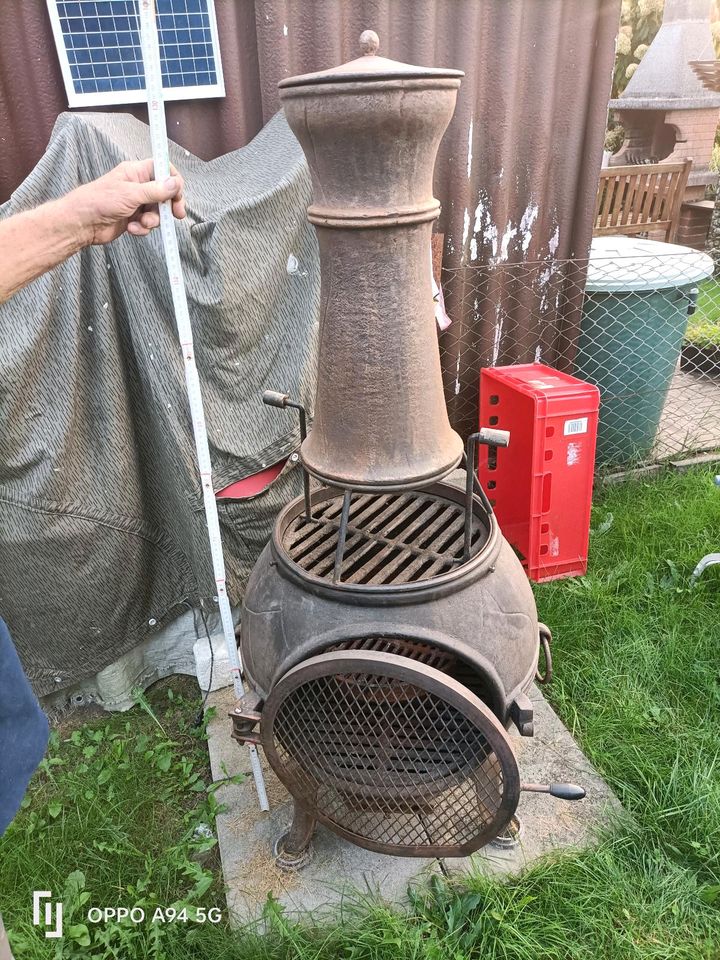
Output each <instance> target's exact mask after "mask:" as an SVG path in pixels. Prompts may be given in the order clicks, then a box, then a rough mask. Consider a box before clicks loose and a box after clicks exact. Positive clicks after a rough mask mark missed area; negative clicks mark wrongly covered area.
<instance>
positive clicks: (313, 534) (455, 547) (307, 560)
mask: <svg viewBox="0 0 720 960" xmlns="http://www.w3.org/2000/svg"><path fill="white" fill-rule="evenodd" d="M344 500H345V501H349V510H348V512H347V521H346V523H343V520H344V516H343V503H344ZM464 526H465V506H464V505H463V504H462V503H457V502H454V501H453V500H449V499H445V498H443V497H440V496H437V495H434V494H430V493H427V492H423V491H409V492H405V493H396V494H369V493H368V494H356V495H354V496H353V497H352V498H350V497H349V495H348V494H347V493H346V494H343V493H342V492H340V491H328V496H327V497H326V498H325V499H322V500H320V501H319V502H318V501H315V502H314V503H313V510H312V517H311V518H310V519H308V518H307V517H306V516H305V514H299V515H298V516H296V517H294V518H293V519H292V520H291V522H290V523H289V524H288V525H287V526H286V527H285V529H284V531H283V535H282V545H283V548H284V550H285V552H286V553H287V555H288V556H289V557H290V559H291V560H292V561H293V562H294V563H296V564H297V565H298V566H300V567H301V568H302V569H303V570H304V571H305V572H306V573H308V574H310V575H312V576H315V577H318V578H320V579H322V580H327V581H330V582H333V581H342V582H343V583H351V584H368V585H378V586H380V585H385V586H387V585H392V584H401V583H416V582H418V581H422V580H430V579H432V578H433V577H437V576H439V575H441V574H443V573H447V572H449V571H450V570H452V569H453V568H454V567H455V566H456V565H457V564H459V563H461V562H462V561H463V547H464ZM343 535H344V540H343ZM486 537H487V529H486V527H485V526H484V524H483V523H482V521H481V520H480V519H479V518H478V517H477V516H474V517H473V528H472V536H471V553H475V552H476V551H477V550H478V549H479V548H480V546H482V544H483V543H484V541H485V539H486ZM341 541H342V543H341ZM339 544H341V546H342V549H341V550H340V551H338V545H339ZM338 552H339V553H340V555H341V563H340V564H339V565H338V564H337V563H336V561H337V558H338Z"/></svg>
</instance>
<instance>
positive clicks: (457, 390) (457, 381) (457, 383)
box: [455, 350, 460, 396]
mask: <svg viewBox="0 0 720 960" xmlns="http://www.w3.org/2000/svg"><path fill="white" fill-rule="evenodd" d="M459 393H460V351H459V350H458V355H457V363H456V364H455V396H457V395H458V394H459Z"/></svg>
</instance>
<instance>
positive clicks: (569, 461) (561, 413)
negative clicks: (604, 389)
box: [478, 363, 600, 583]
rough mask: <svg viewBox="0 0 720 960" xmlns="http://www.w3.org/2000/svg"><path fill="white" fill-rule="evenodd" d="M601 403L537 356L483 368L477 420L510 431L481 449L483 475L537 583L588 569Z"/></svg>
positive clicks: (500, 519)
mask: <svg viewBox="0 0 720 960" xmlns="http://www.w3.org/2000/svg"><path fill="white" fill-rule="evenodd" d="M599 406H600V392H599V390H598V389H597V387H595V386H592V385H591V384H589V383H585V382H584V381H582V380H578V379H577V378H576V377H571V376H569V375H568V374H566V373H561V372H560V371H559V370H554V369H553V368H552V367H546V366H544V365H543V364H540V363H527V364H517V365H515V366H509V367H494V368H489V369H484V370H482V371H481V373H480V423H481V424H482V425H483V426H490V427H496V428H497V429H499V430H509V431H510V445H509V446H508V447H506V448H504V449H503V448H498V447H482V448H481V449H480V454H479V463H478V474H479V477H480V482H481V483H482V485H483V487H484V488H485V490H486V491H487V494H488V497H489V498H490V502H491V503H492V504H493V506H494V509H495V514H496V516H497V520H498V523H499V524H500V529H501V530H502V532H503V534H504V536H505V537H506V538H507V539H508V540H509V541H510V543H511V544H512V545H513V547H515V549H516V550H517V551H518V552H519V553H520V558H521V560H522V562H523V566H524V567H525V569H526V571H527V574H528V577H529V578H530V579H531V580H535V581H536V582H538V583H540V582H542V581H544V580H557V579H559V578H560V577H572V576H579V575H582V574H584V573H585V572H586V570H587V560H588V541H589V535H590V507H591V504H592V487H593V472H594V467H595V442H596V438H597V424H598V410H599Z"/></svg>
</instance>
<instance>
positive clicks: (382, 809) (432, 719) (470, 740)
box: [272, 653, 509, 855]
mask: <svg viewBox="0 0 720 960" xmlns="http://www.w3.org/2000/svg"><path fill="white" fill-rule="evenodd" d="M350 655H351V654H348V656H350ZM333 656H334V657H336V658H338V659H339V662H338V664H337V672H334V673H326V674H324V675H317V672H316V674H315V675H311V676H309V678H308V679H307V681H306V682H302V683H301V684H300V685H299V686H296V687H295V689H293V690H292V691H290V692H289V693H288V694H287V696H285V697H283V698H282V699H281V700H280V702H279V704H278V705H277V707H276V708H274V710H273V721H272V736H273V741H274V750H275V763H274V764H273V765H274V766H275V764H276V763H277V764H279V767H276V769H277V770H278V773H280V775H281V779H283V780H284V782H285V783H286V785H287V786H288V787H289V789H290V791H291V793H292V794H293V795H294V796H296V797H298V798H299V799H300V800H301V802H303V804H304V805H305V806H307V808H308V809H312V810H313V811H314V812H316V813H317V814H318V815H319V817H320V818H321V819H323V820H324V821H325V822H326V823H328V825H329V826H331V827H334V828H337V829H338V830H339V831H340V832H343V831H344V832H345V833H349V834H352V835H353V838H354V839H357V840H363V841H366V843H367V845H369V846H374V847H375V848H378V847H380V846H388V847H395V848H397V847H401V848H413V850H416V851H417V852H418V854H419V855H421V854H422V853H423V852H425V851H427V850H428V848H437V847H443V848H448V847H466V846H471V847H472V848H473V849H477V847H478V846H480V845H481V843H482V842H485V841H486V840H487V839H489V838H490V837H491V836H494V835H495V833H496V832H497V830H498V829H501V828H502V826H503V825H504V821H503V822H502V823H501V824H500V826H498V824H499V817H501V815H502V808H503V806H504V804H503V792H504V788H505V774H504V767H503V763H502V762H501V758H499V757H498V755H497V752H496V750H495V749H493V746H492V745H491V742H490V739H491V738H490V737H489V736H488V730H487V729H485V728H484V727H483V724H482V721H481V722H478V718H477V717H476V716H475V717H473V716H470V715H468V714H467V713H466V712H464V711H462V710H461V709H459V708H458V707H457V706H455V705H453V704H451V703H449V702H448V700H447V699H445V698H444V697H443V696H441V695H440V694H439V693H436V692H434V691H431V690H429V689H426V688H424V686H423V685H421V683H422V680H423V677H422V675H421V674H420V673H419V671H422V670H425V671H428V668H426V667H423V666H420V665H418V666H417V667H415V668H413V669H415V670H416V671H418V673H417V679H415V680H414V682H413V676H414V675H413V674H412V671H411V673H410V674H409V675H408V679H405V678H404V677H402V676H393V675H392V673H384V672H383V671H382V670H381V669H379V670H372V671H363V670H361V669H357V667H356V666H353V667H348V668H347V670H346V669H345V668H343V666H342V663H343V661H342V658H343V656H344V655H343V654H342V653H341V654H334V655H333ZM370 656H371V657H372V656H373V654H370ZM374 656H375V657H378V656H380V655H379V654H375V655H374ZM382 656H386V657H387V656H388V655H387V654H385V655H382ZM390 658H391V659H393V660H396V661H399V660H400V658H399V657H393V656H392V655H390ZM318 659H322V658H318ZM429 672H430V673H432V674H437V671H434V670H432V668H430V670H429ZM508 799H509V798H508ZM480 838H482V839H480Z"/></svg>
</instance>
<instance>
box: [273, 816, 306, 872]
mask: <svg viewBox="0 0 720 960" xmlns="http://www.w3.org/2000/svg"><path fill="white" fill-rule="evenodd" d="M315 824H316V821H315V817H313V815H312V814H311V813H308V812H307V810H304V809H303V808H302V807H301V806H300V805H299V804H298V803H297V802H295V803H294V807H293V821H292V823H291V824H290V829H289V830H288V832H287V833H285V834H283V835H282V837H280V839H279V840H278V841H277V842H276V844H275V850H274V853H275V863H276V864H277V865H278V867H279V868H280V869H281V870H302V868H303V867H305V866H307V864H308V863H310V861H311V860H312V838H313V834H314V833H315Z"/></svg>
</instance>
